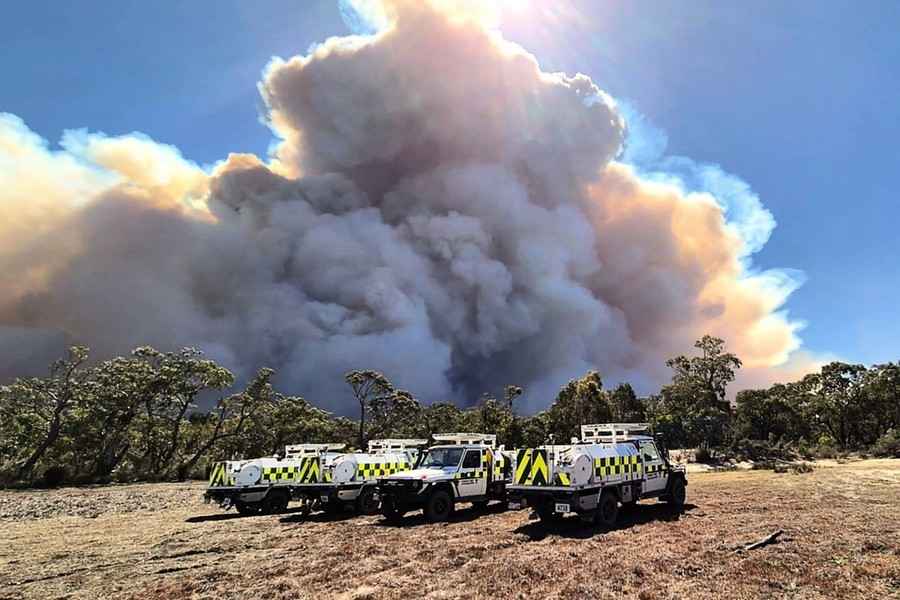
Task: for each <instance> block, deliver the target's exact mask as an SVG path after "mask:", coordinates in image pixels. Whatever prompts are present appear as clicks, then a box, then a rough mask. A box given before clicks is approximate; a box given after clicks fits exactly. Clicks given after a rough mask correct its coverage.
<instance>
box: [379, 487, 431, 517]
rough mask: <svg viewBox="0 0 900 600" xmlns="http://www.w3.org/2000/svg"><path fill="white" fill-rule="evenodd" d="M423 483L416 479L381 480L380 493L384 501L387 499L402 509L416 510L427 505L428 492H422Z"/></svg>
mask: <svg viewBox="0 0 900 600" xmlns="http://www.w3.org/2000/svg"><path fill="white" fill-rule="evenodd" d="M422 490H423V485H422V483H421V482H419V481H416V480H409V481H406V480H400V481H398V480H396V479H392V480H380V481H379V482H378V495H379V496H380V497H381V500H382V502H384V501H385V500H387V501H388V502H392V503H393V505H394V506H396V507H398V508H402V510H415V509H417V508H422V507H423V506H424V505H425V498H426V494H424V493H422Z"/></svg>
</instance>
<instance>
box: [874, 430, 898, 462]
mask: <svg viewBox="0 0 900 600" xmlns="http://www.w3.org/2000/svg"><path fill="white" fill-rule="evenodd" d="M872 454H874V455H875V456H882V457H892V458H900V431H898V430H895V429H889V430H888V431H887V432H886V433H885V434H884V435H882V436H881V437H880V438H878V440H876V441H875V445H874V446H872Z"/></svg>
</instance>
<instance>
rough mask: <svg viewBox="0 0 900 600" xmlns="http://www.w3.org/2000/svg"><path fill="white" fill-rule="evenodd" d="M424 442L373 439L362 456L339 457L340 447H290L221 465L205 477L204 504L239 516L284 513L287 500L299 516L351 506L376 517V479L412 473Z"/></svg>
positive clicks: (352, 454)
mask: <svg viewBox="0 0 900 600" xmlns="http://www.w3.org/2000/svg"><path fill="white" fill-rule="evenodd" d="M426 444H427V442H426V441H425V440H406V439H388V440H372V441H371V442H369V447H368V451H367V452H352V453H351V452H343V448H344V445H343V444H294V445H290V446H286V447H285V452H284V455H283V456H272V457H264V458H255V459H252V460H243V461H225V462H222V463H218V464H216V465H215V466H214V467H213V469H212V472H211V474H210V479H209V486H208V487H207V490H206V493H205V494H204V499H205V501H206V502H216V503H218V504H219V505H220V506H221V507H222V508H224V509H226V510H227V509H229V508H230V507H232V506H234V507H235V509H237V511H238V512H239V513H241V514H245V515H252V514H269V513H278V512H284V511H285V510H286V509H287V507H288V504H289V503H290V501H291V500H296V501H298V502H299V504H300V506H299V507H300V512H301V513H303V514H309V513H310V512H311V511H313V510H319V509H324V510H326V511H329V512H338V511H341V510H343V509H344V508H345V507H347V506H352V507H354V508H356V509H357V510H358V511H360V512H362V513H364V514H376V513H377V512H378V496H377V493H376V483H377V478H378V477H382V476H385V475H389V474H392V473H398V472H401V471H404V470H407V469H411V468H412V467H413V466H414V465H415V463H416V461H417V460H418V456H419V449H420V448H422V447H423V446H425V445H426Z"/></svg>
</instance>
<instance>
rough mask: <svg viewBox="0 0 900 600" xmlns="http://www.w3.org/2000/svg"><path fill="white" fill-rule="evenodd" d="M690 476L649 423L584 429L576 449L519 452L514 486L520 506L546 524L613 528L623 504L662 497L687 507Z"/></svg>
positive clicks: (513, 500)
mask: <svg viewBox="0 0 900 600" xmlns="http://www.w3.org/2000/svg"><path fill="white" fill-rule="evenodd" d="M686 486H687V477H686V475H685V471H684V468H683V467H679V466H675V465H672V464H671V463H670V462H669V456H668V452H667V451H666V449H665V448H663V447H661V445H660V444H658V443H657V441H656V440H655V439H654V437H653V436H651V435H650V433H649V425H648V424H646V423H601V424H595V425H583V426H582V427H581V439H580V440H573V441H572V443H571V444H565V445H548V446H541V447H538V448H524V449H521V450H519V451H518V454H517V458H516V469H515V472H514V475H513V482H512V484H511V485H509V486H508V490H509V497H510V503H511V504H512V505H513V506H514V507H519V508H521V507H524V506H529V507H531V508H532V509H533V510H534V511H535V512H536V513H537V515H538V517H540V519H541V520H542V521H552V520H555V519H558V518H560V517H562V516H563V515H566V514H569V513H575V514H577V515H578V516H579V517H581V519H582V520H584V521H589V522H594V523H597V524H599V525H602V526H605V527H613V526H614V525H615V523H616V521H617V519H618V516H619V507H620V505H622V506H624V507H626V508H627V507H631V506H634V505H635V504H636V503H637V502H638V500H643V499H647V498H657V499H660V500H662V501H664V502H668V503H669V504H671V505H673V506H674V507H675V508H676V509H679V510H680V509H681V508H682V507H683V506H684V502H685V497H686V489H685V488H686Z"/></svg>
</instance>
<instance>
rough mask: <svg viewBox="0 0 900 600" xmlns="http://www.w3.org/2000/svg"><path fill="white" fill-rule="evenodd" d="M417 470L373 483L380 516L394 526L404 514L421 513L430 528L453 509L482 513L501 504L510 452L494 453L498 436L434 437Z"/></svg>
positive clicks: (511, 465)
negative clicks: (464, 505) (469, 506)
mask: <svg viewBox="0 0 900 600" xmlns="http://www.w3.org/2000/svg"><path fill="white" fill-rule="evenodd" d="M434 440H435V442H436V445H434V446H432V447H430V448H429V449H428V451H427V452H426V453H425V454H424V456H423V457H422V459H421V460H420V461H419V464H418V465H417V467H416V468H415V469H413V470H411V471H406V472H405V473H398V474H395V475H390V476H387V477H382V478H380V479H379V480H378V494H379V496H380V499H381V512H382V514H383V515H384V516H385V518H387V519H388V520H389V521H394V522H396V521H399V520H400V519H402V518H403V515H405V514H406V513H407V512H409V511H412V510H416V509H423V510H424V512H425V518H426V519H427V520H428V521H430V522H436V521H445V520H447V519H448V518H449V517H450V515H451V514H452V512H453V510H454V507H455V506H456V504H458V503H460V502H471V503H473V504H474V505H475V506H476V507H485V506H487V504H488V502H489V501H491V500H500V501H502V502H506V486H507V484H508V483H509V482H510V478H511V476H512V472H513V468H514V467H515V464H514V461H513V456H514V454H513V453H511V452H507V451H505V450H504V449H503V448H502V447H500V448H497V436H496V435H493V434H490V435H488V434H483V433H447V434H439V435H435V436H434Z"/></svg>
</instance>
